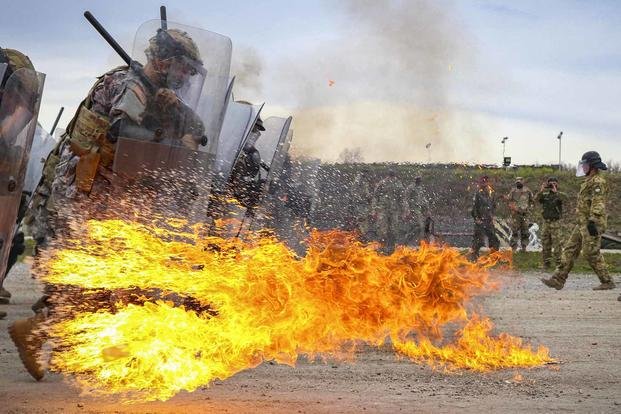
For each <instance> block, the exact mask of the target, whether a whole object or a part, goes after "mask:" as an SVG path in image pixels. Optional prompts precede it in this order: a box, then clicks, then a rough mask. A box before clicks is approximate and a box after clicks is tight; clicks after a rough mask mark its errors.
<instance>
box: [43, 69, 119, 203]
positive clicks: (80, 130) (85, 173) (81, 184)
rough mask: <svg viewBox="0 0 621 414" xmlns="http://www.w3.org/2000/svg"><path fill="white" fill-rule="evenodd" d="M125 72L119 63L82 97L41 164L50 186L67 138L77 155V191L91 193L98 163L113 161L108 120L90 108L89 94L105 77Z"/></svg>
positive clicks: (107, 163) (103, 164) (110, 163)
mask: <svg viewBox="0 0 621 414" xmlns="http://www.w3.org/2000/svg"><path fill="white" fill-rule="evenodd" d="M122 71H127V67H126V66H120V67H117V68H115V69H112V70H111V71H109V72H107V73H105V74H104V75H103V76H100V77H99V78H98V79H97V81H96V82H95V84H94V85H93V87H92V88H91V90H90V91H89V93H88V95H87V97H86V99H84V100H83V101H82V102H81V103H80V105H79V106H78V109H77V111H76V113H75V115H74V116H73V119H72V120H71V122H70V123H69V125H67V130H66V132H65V136H64V137H63V139H61V141H60V143H59V144H58V146H57V147H56V148H55V149H54V151H53V152H52V154H51V155H50V157H49V158H48V160H47V161H46V164H45V167H44V180H45V183H46V184H47V185H48V188H51V185H52V182H53V181H54V171H55V169H56V165H57V164H58V161H59V159H60V153H59V152H60V149H61V148H62V147H63V144H65V143H66V142H67V140H68V142H69V146H70V148H71V151H72V152H73V153H74V154H75V155H77V156H78V157H80V159H79V161H78V164H77V165H76V187H77V188H78V189H79V190H80V191H84V192H87V193H88V192H90V191H91V188H92V186H93V182H94V180H95V175H96V174H97V169H98V167H99V165H100V164H101V165H102V166H104V167H110V166H111V165H112V162H113V161H114V150H115V145H114V143H112V142H110V141H109V140H108V139H107V137H106V136H107V134H108V130H109V128H110V119H109V118H108V117H107V116H103V115H101V114H98V113H96V112H94V111H92V110H91V107H92V101H91V97H92V95H93V93H94V91H95V90H96V88H97V87H98V86H99V85H100V84H101V82H103V80H104V78H105V77H106V76H109V75H113V74H115V73H117V72H122Z"/></svg>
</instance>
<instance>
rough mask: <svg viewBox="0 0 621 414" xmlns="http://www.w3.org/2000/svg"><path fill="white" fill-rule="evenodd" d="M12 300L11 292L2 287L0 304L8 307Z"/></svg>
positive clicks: (0, 288)
mask: <svg viewBox="0 0 621 414" xmlns="http://www.w3.org/2000/svg"><path fill="white" fill-rule="evenodd" d="M10 298H11V292H9V291H8V290H6V289H5V288H4V287H0V304H2V305H7V304H8V303H9V299H10Z"/></svg>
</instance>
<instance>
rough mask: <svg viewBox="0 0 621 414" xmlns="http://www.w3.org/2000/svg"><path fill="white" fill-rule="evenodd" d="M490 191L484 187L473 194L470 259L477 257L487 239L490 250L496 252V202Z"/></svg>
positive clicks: (497, 242)
mask: <svg viewBox="0 0 621 414" xmlns="http://www.w3.org/2000/svg"><path fill="white" fill-rule="evenodd" d="M492 194H493V193H492V189H491V188H489V187H487V186H485V187H483V188H481V187H480V188H479V189H478V191H477V192H476V193H475V194H474V198H473V205H472V210H471V211H470V214H471V215H472V218H473V219H474V234H473V237H472V257H473V259H477V258H478V257H479V250H481V247H483V245H484V244H485V237H487V240H488V244H489V247H490V249H493V250H498V249H499V248H500V240H498V237H497V236H496V229H495V228H494V214H495V211H496V201H495V200H494V198H493V195H492Z"/></svg>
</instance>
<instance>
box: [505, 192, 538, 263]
mask: <svg viewBox="0 0 621 414" xmlns="http://www.w3.org/2000/svg"><path fill="white" fill-rule="evenodd" d="M506 198H507V200H508V201H509V207H510V209H511V247H512V248H513V249H516V248H517V247H518V238H519V239H520V247H521V249H522V250H523V251H524V250H526V246H527V245H528V215H529V213H530V209H531V208H532V206H533V193H532V192H531V191H530V190H529V189H528V188H527V187H522V188H513V189H512V190H511V191H510V192H509V195H507V197H506Z"/></svg>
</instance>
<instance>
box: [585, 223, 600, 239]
mask: <svg viewBox="0 0 621 414" xmlns="http://www.w3.org/2000/svg"><path fill="white" fill-rule="evenodd" d="M587 230H588V231H589V235H591V236H593V237H595V236H599V232H598V231H597V225H596V224H595V222H594V221H593V220H589V222H588V223H587Z"/></svg>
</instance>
